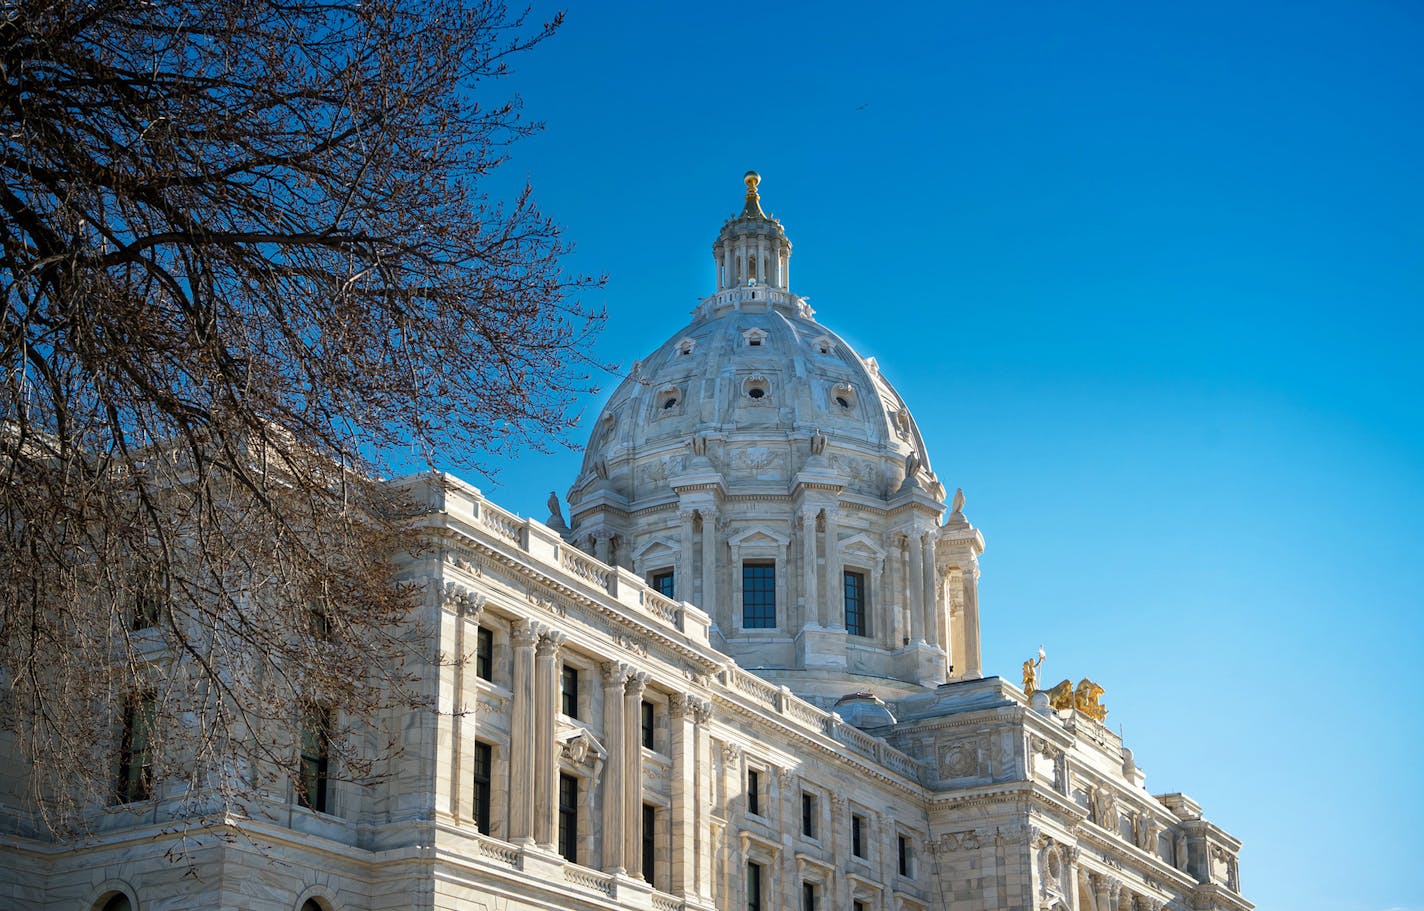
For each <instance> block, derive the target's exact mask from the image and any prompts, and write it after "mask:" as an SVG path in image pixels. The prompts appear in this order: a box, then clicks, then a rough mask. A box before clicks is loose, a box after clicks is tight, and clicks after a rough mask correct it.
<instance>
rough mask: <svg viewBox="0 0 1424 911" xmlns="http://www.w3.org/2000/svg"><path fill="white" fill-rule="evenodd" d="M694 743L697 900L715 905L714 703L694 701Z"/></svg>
mask: <svg viewBox="0 0 1424 911" xmlns="http://www.w3.org/2000/svg"><path fill="white" fill-rule="evenodd" d="M691 705H692V720H693V722H694V727H693V743H692V746H693V748H692V760H693V761H692V767H693V773H694V774H695V776H696V782H697V790H696V799H695V803H694V807H693V826H694V828H693V834H694V835H695V836H696V840H697V846H696V851H697V858H696V860H697V876H696V891H697V896H698V898H699V899H701V901H702V903H703V904H705V905H711V904H712V825H711V816H712V793H713V790H714V787H713V783H712V740H711V738H710V737H709V736H708V728H709V726H710V725H711V723H712V703H710V702H707V701H706V700H703V699H695V700H692V703H691Z"/></svg>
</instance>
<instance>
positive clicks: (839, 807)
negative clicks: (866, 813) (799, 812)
mask: <svg viewBox="0 0 1424 911" xmlns="http://www.w3.org/2000/svg"><path fill="white" fill-rule="evenodd" d="M869 836H870V833H869V832H865V831H862V832H861V833H860V837H861V838H868V837H869ZM830 845H831V856H832V857H844V858H849V857H850V856H851V853H850V850H851V843H850V801H848V800H846V798H845V796H844V795H843V794H832V795H831V832H830ZM846 882H847V880H846V864H845V863H844V862H841V863H840V864H837V865H836V873H835V876H833V877H830V878H828V879H827V881H826V895H825V898H824V899H823V901H822V905H823V906H824V907H826V908H840V907H842V906H844V907H850V902H849V900H846V901H842V900H841V896H849V891H848V890H847V888H846Z"/></svg>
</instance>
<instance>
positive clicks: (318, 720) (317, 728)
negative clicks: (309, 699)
mask: <svg viewBox="0 0 1424 911" xmlns="http://www.w3.org/2000/svg"><path fill="white" fill-rule="evenodd" d="M301 747H302V754H301V781H299V782H297V802H298V803H300V804H301V805H302V806H304V807H306V808H307V809H308V810H316V811H317V812H318V813H325V812H326V804H327V790H328V787H327V784H328V781H327V771H328V762H329V757H330V752H331V710H330V709H328V708H326V707H324V706H320V705H308V706H307V707H306V708H305V709H304V710H303V713H302V744H301Z"/></svg>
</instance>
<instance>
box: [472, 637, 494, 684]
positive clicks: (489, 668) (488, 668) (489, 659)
mask: <svg viewBox="0 0 1424 911" xmlns="http://www.w3.org/2000/svg"><path fill="white" fill-rule="evenodd" d="M475 676H476V677H479V678H480V679H481V680H493V679H494V630H489V629H485V628H484V627H483V626H482V627H480V628H479V630H478V632H476V633H475Z"/></svg>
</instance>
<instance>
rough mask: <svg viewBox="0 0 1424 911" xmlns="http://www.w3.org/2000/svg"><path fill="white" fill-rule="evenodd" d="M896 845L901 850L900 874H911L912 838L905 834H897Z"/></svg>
mask: <svg viewBox="0 0 1424 911" xmlns="http://www.w3.org/2000/svg"><path fill="white" fill-rule="evenodd" d="M895 845H896V847H897V848H898V849H899V852H900V875H901V876H909V875H910V840H909V839H908V838H906V837H905V836H903V835H897V836H895Z"/></svg>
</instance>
